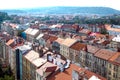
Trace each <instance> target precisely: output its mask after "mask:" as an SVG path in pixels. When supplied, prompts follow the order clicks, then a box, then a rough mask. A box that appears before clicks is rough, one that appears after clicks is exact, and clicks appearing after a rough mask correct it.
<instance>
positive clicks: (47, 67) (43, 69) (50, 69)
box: [36, 62, 58, 76]
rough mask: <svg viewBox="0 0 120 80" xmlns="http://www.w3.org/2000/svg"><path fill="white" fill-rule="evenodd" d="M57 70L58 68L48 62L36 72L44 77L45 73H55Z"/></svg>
mask: <svg viewBox="0 0 120 80" xmlns="http://www.w3.org/2000/svg"><path fill="white" fill-rule="evenodd" d="M56 69H58V68H57V66H56V65H55V64H53V63H50V62H46V63H45V64H44V65H43V66H41V67H40V68H39V69H37V70H36V72H37V73H38V74H39V75H41V76H43V73H44V72H53V71H55V70H56Z"/></svg>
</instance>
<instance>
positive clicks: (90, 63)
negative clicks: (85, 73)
mask: <svg viewBox="0 0 120 80" xmlns="http://www.w3.org/2000/svg"><path fill="white" fill-rule="evenodd" d="M99 50H100V49H99V48H97V47H95V46H91V45H87V50H86V52H87V53H86V57H85V66H86V68H87V69H88V70H90V71H94V64H95V59H94V55H95V53H96V52H97V51H99Z"/></svg>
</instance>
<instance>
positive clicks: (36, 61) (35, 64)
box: [23, 50, 47, 80]
mask: <svg viewBox="0 0 120 80" xmlns="http://www.w3.org/2000/svg"><path fill="white" fill-rule="evenodd" d="M46 62H47V59H43V58H40V57H39V53H37V52H35V51H33V50H31V51H29V52H28V53H26V54H25V55H24V56H23V80H35V79H36V70H37V69H38V68H39V67H40V66H42V65H43V64H45V63H46Z"/></svg>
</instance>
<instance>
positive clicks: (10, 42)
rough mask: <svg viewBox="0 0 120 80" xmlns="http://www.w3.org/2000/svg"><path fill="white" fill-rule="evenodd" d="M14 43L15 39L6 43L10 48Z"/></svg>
mask: <svg viewBox="0 0 120 80" xmlns="http://www.w3.org/2000/svg"><path fill="white" fill-rule="evenodd" d="M13 42H14V39H10V40H9V41H8V42H7V43H6V45H7V46H9V45H11V44H12V43H13Z"/></svg>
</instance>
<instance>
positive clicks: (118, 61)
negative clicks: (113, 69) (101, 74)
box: [109, 52, 120, 65]
mask: <svg viewBox="0 0 120 80" xmlns="http://www.w3.org/2000/svg"><path fill="white" fill-rule="evenodd" d="M109 61H110V62H112V63H113V64H115V65H120V52H117V53H116V54H115V55H113V56H112V57H111V58H110V59H109Z"/></svg>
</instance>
